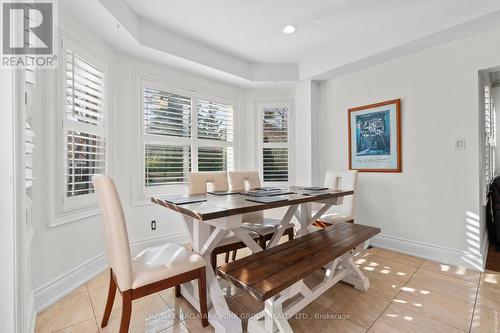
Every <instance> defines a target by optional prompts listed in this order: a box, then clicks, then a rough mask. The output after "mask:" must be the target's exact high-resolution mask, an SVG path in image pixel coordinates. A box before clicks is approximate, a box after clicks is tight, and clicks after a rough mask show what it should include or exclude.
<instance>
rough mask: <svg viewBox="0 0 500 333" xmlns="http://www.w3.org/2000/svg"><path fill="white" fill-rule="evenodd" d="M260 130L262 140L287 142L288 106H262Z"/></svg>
mask: <svg viewBox="0 0 500 333" xmlns="http://www.w3.org/2000/svg"><path fill="white" fill-rule="evenodd" d="M262 132H263V133H262V137H263V140H264V142H288V108H286V107H268V108H264V109H263V110H262Z"/></svg>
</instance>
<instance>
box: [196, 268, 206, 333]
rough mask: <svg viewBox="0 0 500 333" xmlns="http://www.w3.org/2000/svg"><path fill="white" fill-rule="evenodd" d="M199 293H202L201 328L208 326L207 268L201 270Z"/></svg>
mask: <svg viewBox="0 0 500 333" xmlns="http://www.w3.org/2000/svg"><path fill="white" fill-rule="evenodd" d="M198 291H199V293H200V315H201V326H203V327H207V326H208V310H207V278H206V272H205V267H202V268H200V275H199V277H198Z"/></svg>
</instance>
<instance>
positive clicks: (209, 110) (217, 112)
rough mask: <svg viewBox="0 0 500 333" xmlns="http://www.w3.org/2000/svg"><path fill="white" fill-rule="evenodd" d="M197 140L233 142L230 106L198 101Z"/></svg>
mask: <svg viewBox="0 0 500 333" xmlns="http://www.w3.org/2000/svg"><path fill="white" fill-rule="evenodd" d="M197 104H198V106H197V108H198V138H200V139H210V140H220V141H229V142H232V141H233V107H232V105H227V104H222V103H214V102H210V101H206V100H198V103H197Z"/></svg>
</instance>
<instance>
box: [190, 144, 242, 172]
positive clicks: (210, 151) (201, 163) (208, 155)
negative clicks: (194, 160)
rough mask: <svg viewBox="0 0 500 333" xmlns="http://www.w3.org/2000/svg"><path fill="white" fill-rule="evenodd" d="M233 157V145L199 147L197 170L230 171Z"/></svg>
mask: <svg viewBox="0 0 500 333" xmlns="http://www.w3.org/2000/svg"><path fill="white" fill-rule="evenodd" d="M233 158H234V156H233V147H199V148H198V171H231V170H233Z"/></svg>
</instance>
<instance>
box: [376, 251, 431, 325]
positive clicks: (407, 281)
mask: <svg viewBox="0 0 500 333" xmlns="http://www.w3.org/2000/svg"><path fill="white" fill-rule="evenodd" d="M424 262H425V259H423V260H422V262H421V263H420V265H418V267H417V269H416V270H415V272H413V274H412V275H411V276H410V278H409V279H408V281H406V282H405V284H404V285H403V286H402V287H401V288H399V291H398V293H397V294H396V295H394V297H393V298H392V300H391V301H390V302H389V304H387V306H386V307H385V309H384V310H383V311H382V312H381V313H380V315H379V316H378V317H377V319H375V320H374V321H373V323H372V324H371V325H370V327H369V328H368V330H366V332H369V331H370V330H371V329H372V327H373V325H375V323H376V322H377V321H378V320H379V319H380V317H382V315H383V314H384V312H385V311H386V310H387V308H388V307H389V306H390V305H391V304H392V303H393V302H394V299H395V298H396V297H398V295H399V293H400V292H401V289H402V288H404V287H406V285H407V284H408V282H410V280H411V279H412V278H413V277H414V276H415V274H417V272H418V270H419V269H420V267H422V265H423V264H424Z"/></svg>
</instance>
